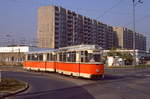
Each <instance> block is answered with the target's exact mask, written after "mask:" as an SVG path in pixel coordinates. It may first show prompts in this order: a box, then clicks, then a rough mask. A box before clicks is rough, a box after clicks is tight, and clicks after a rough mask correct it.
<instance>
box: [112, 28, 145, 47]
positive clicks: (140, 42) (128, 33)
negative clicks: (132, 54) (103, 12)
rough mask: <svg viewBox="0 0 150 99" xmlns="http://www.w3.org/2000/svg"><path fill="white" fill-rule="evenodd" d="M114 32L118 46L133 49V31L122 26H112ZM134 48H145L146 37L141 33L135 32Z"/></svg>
mask: <svg viewBox="0 0 150 99" xmlns="http://www.w3.org/2000/svg"><path fill="white" fill-rule="evenodd" d="M113 30H114V31H115V32H116V39H117V41H118V45H117V47H118V48H122V49H133V31H132V30H130V29H127V28H124V27H113ZM135 49H137V50H146V37H145V36H144V35H142V34H139V33H135Z"/></svg>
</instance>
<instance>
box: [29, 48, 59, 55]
mask: <svg viewBox="0 0 150 99" xmlns="http://www.w3.org/2000/svg"><path fill="white" fill-rule="evenodd" d="M55 51H57V49H48V50H37V51H30V52H27V54H33V53H48V52H55Z"/></svg>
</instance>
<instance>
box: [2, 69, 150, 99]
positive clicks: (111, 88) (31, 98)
mask: <svg viewBox="0 0 150 99" xmlns="http://www.w3.org/2000/svg"><path fill="white" fill-rule="evenodd" d="M2 76H3V77H13V78H17V79H20V80H24V81H27V82H29V84H30V88H29V89H28V90H27V91H25V92H23V93H20V94H17V95H15V96H11V97H8V99H150V84H149V82H150V69H140V70H139V69H117V70H107V71H106V76H105V78H104V79H99V80H87V79H78V78H72V77H68V76H63V75H59V74H55V73H37V72H26V71H16V69H15V70H14V71H11V72H10V71H3V72H2Z"/></svg>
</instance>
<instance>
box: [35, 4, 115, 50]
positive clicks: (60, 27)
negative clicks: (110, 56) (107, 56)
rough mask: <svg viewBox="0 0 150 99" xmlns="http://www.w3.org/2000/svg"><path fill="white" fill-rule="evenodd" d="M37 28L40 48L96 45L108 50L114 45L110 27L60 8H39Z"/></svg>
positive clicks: (112, 32)
mask: <svg viewBox="0 0 150 99" xmlns="http://www.w3.org/2000/svg"><path fill="white" fill-rule="evenodd" d="M37 26H38V27H37V38H38V47H40V48H59V47H65V46H71V45H79V44H96V45H99V46H101V47H102V48H104V49H110V48H112V47H113V45H114V42H113V41H114V40H113V37H114V31H113V27H112V26H109V25H107V24H104V23H101V22H99V21H97V20H94V19H91V18H89V17H86V16H82V15H80V14H78V13H75V12H74V11H70V10H67V9H64V8H62V7H57V6H44V7H40V8H39V10H38V25H37Z"/></svg>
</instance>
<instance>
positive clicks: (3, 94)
mask: <svg viewBox="0 0 150 99" xmlns="http://www.w3.org/2000/svg"><path fill="white" fill-rule="evenodd" d="M21 82H24V81H21ZM24 83H26V86H25V87H24V88H21V89H18V90H16V91H13V92H2V93H1V94H0V99H1V98H2V99H3V98H5V97H9V96H12V95H16V94H18V93H21V92H23V91H26V90H27V89H28V88H29V83H27V82H24Z"/></svg>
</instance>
